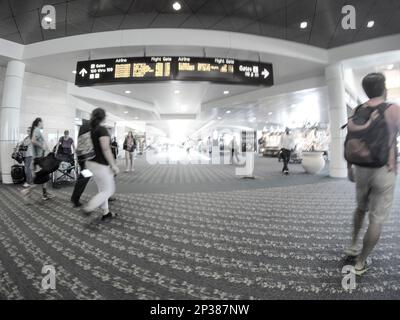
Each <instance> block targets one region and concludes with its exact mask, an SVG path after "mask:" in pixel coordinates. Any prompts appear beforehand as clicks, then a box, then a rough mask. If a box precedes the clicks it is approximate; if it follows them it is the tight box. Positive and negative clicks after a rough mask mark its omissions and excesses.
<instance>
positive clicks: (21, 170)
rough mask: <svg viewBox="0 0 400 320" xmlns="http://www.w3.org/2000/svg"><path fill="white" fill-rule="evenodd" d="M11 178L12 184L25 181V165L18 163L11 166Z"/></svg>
mask: <svg viewBox="0 0 400 320" xmlns="http://www.w3.org/2000/svg"><path fill="white" fill-rule="evenodd" d="M11 178H12V180H13V183H14V184H21V183H24V182H25V167H24V166H20V165H18V164H16V165H13V166H12V167H11Z"/></svg>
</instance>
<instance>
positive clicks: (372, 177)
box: [355, 166, 396, 224]
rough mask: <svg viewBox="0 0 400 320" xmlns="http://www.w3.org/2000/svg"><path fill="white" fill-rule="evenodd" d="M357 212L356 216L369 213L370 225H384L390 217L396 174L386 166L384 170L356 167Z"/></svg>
mask: <svg viewBox="0 0 400 320" xmlns="http://www.w3.org/2000/svg"><path fill="white" fill-rule="evenodd" d="M355 179H356V193H357V210H356V212H355V214H356V215H357V214H359V215H365V213H366V212H367V211H368V212H369V221H370V223H378V224H382V223H383V222H385V220H386V219H387V218H388V217H389V214H390V211H391V208H392V204H393V198H394V189H395V184H396V174H395V173H394V172H392V171H389V170H388V168H387V167H386V166H384V167H382V168H365V167H356V169H355Z"/></svg>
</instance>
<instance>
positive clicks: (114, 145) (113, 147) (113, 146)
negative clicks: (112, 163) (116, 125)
mask: <svg viewBox="0 0 400 320" xmlns="http://www.w3.org/2000/svg"><path fill="white" fill-rule="evenodd" d="M111 151H112V153H113V156H114V159H115V160H117V156H118V142H117V138H116V137H114V138H113V140H112V142H111Z"/></svg>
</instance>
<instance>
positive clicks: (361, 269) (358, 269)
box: [354, 259, 371, 276]
mask: <svg viewBox="0 0 400 320" xmlns="http://www.w3.org/2000/svg"><path fill="white" fill-rule="evenodd" d="M370 268H371V261H370V260H369V259H367V261H365V262H364V264H361V263H360V262H357V263H356V265H355V266H354V273H355V275H357V276H362V275H363V274H364V273H366V272H367V271H368V270H369V269H370Z"/></svg>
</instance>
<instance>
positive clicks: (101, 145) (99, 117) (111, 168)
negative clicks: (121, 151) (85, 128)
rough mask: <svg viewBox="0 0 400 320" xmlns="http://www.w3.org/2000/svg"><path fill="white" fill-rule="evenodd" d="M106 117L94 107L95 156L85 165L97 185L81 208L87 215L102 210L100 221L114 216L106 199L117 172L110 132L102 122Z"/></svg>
mask: <svg viewBox="0 0 400 320" xmlns="http://www.w3.org/2000/svg"><path fill="white" fill-rule="evenodd" d="M105 119H106V112H105V111H104V110H103V109H101V108H97V109H94V110H93V112H92V115H91V119H90V130H91V137H92V142H93V149H94V153H95V157H94V158H93V159H91V160H88V161H86V167H87V168H88V169H89V170H90V172H92V173H93V179H94V181H95V183H96V185H97V188H98V193H97V194H96V195H95V196H94V197H93V198H92V199H91V200H90V201H89V203H88V204H87V205H86V206H85V207H84V208H83V212H84V213H85V214H86V215H87V216H89V215H90V214H91V213H92V212H93V211H94V210H95V209H97V208H99V207H100V208H101V209H102V210H103V216H102V218H101V220H102V221H105V220H109V219H111V218H113V217H115V216H116V214H113V213H111V212H110V211H109V208H108V200H109V198H110V197H111V196H112V195H113V194H114V192H115V181H114V176H116V175H117V174H118V173H119V169H118V167H117V165H116V163H115V160H114V157H113V155H112V152H111V147H110V134H109V132H108V130H107V128H106V127H104V126H103V125H102V124H103V123H104V121H105Z"/></svg>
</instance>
